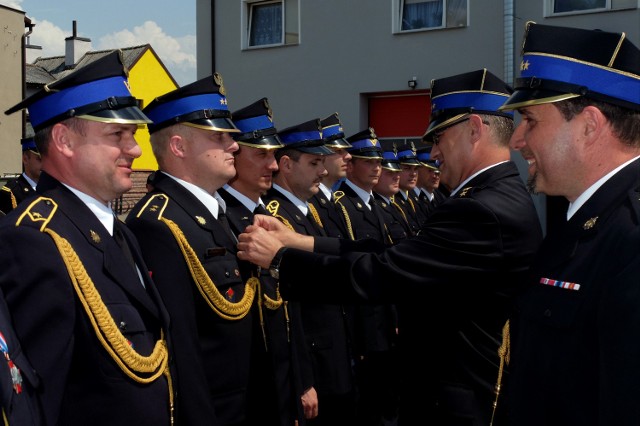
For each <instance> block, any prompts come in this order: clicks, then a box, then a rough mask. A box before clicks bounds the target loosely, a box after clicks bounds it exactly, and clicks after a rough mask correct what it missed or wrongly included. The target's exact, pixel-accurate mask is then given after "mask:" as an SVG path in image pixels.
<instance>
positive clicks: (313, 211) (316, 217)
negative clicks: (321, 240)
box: [307, 203, 324, 228]
mask: <svg viewBox="0 0 640 426" xmlns="http://www.w3.org/2000/svg"><path fill="white" fill-rule="evenodd" d="M307 205H308V206H309V211H310V212H311V216H313V220H315V221H316V223H317V224H318V225H320V227H321V228H324V225H323V224H322V220H321V219H320V215H319V214H318V210H316V208H315V206H314V205H313V204H311V203H307Z"/></svg>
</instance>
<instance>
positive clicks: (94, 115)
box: [77, 106, 151, 124]
mask: <svg viewBox="0 0 640 426" xmlns="http://www.w3.org/2000/svg"><path fill="white" fill-rule="evenodd" d="M77 117H78V118H83V119H85V120H91V121H99V122H101V123H118V124H150V123H151V120H150V119H149V118H148V117H147V116H146V115H145V114H144V113H143V112H142V110H141V109H140V108H138V107H137V106H130V107H124V108H119V109H103V110H99V111H92V112H90V113H88V114H82V115H77Z"/></svg>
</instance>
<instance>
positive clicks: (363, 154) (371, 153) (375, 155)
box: [349, 148, 384, 160]
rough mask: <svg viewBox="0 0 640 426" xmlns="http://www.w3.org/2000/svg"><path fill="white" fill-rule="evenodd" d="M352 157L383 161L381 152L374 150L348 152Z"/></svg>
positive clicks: (365, 149) (364, 149)
mask: <svg viewBox="0 0 640 426" xmlns="http://www.w3.org/2000/svg"><path fill="white" fill-rule="evenodd" d="M349 154H351V156H352V157H356V158H366V159H375V160H383V159H384V158H383V157H382V151H381V150H380V149H376V148H363V149H355V150H351V151H349Z"/></svg>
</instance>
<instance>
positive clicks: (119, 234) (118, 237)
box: [113, 219, 136, 269]
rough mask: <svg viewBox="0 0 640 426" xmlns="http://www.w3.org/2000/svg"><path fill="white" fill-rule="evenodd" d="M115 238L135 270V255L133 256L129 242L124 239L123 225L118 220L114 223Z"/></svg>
mask: <svg viewBox="0 0 640 426" xmlns="http://www.w3.org/2000/svg"><path fill="white" fill-rule="evenodd" d="M113 238H114V239H115V240H116V243H117V244H118V245H119V246H120V248H121V249H122V252H123V253H124V256H125V257H126V258H127V261H128V262H129V264H130V265H131V266H132V267H133V268H134V269H135V268H136V262H135V260H133V254H131V248H130V247H129V244H128V243H127V240H126V239H125V238H124V234H123V233H122V224H121V223H120V221H119V220H118V219H115V220H114V222H113Z"/></svg>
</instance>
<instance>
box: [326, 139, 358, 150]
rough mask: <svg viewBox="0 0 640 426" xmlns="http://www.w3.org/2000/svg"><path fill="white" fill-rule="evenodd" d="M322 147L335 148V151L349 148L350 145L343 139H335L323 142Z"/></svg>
mask: <svg viewBox="0 0 640 426" xmlns="http://www.w3.org/2000/svg"><path fill="white" fill-rule="evenodd" d="M324 145H325V146H327V147H329V148H336V149H347V148H351V144H350V143H349V142H347V140H346V139H345V138H335V139H331V140H325V142H324Z"/></svg>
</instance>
